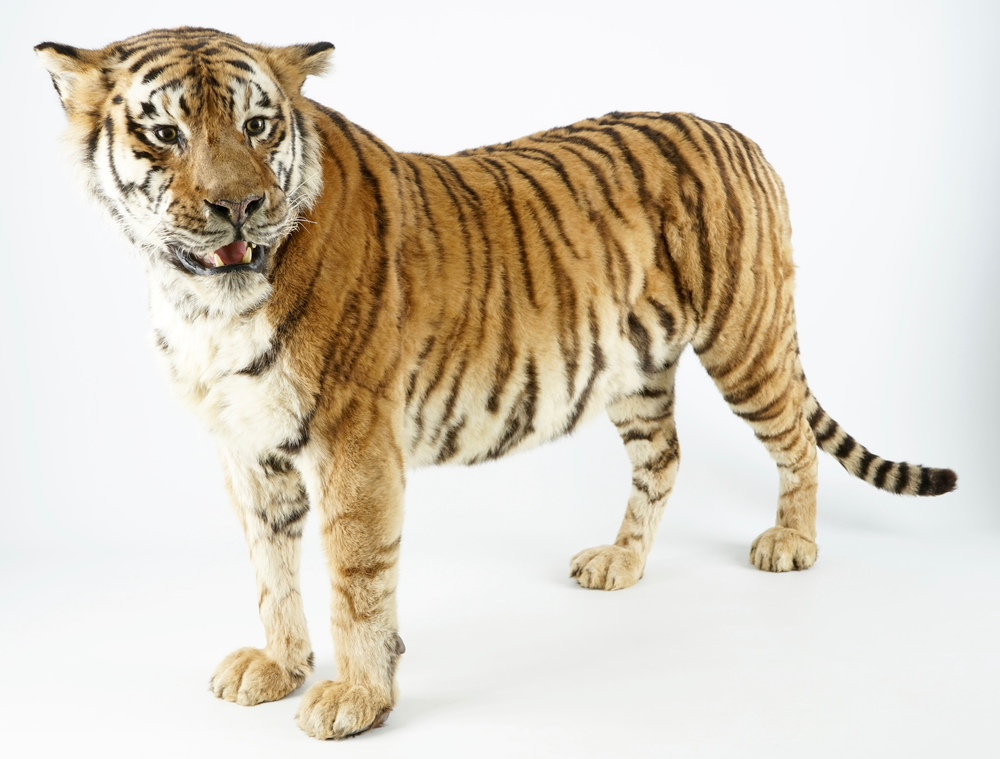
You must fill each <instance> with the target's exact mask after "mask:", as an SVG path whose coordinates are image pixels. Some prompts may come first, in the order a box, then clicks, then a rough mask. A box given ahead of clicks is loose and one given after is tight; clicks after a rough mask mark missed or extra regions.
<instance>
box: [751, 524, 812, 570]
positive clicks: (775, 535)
mask: <svg viewBox="0 0 1000 759" xmlns="http://www.w3.org/2000/svg"><path fill="white" fill-rule="evenodd" d="M815 561H816V544H815V543H814V542H813V541H811V540H810V539H809V538H807V537H806V536H805V535H803V534H802V533H801V532H798V531H797V530H793V529H791V528H790V527H772V528H771V529H770V530H767V531H766V532H764V533H763V534H761V535H758V536H757V539H756V540H755V541H754V542H753V545H752V546H750V562H751V563H752V564H753V565H754V566H755V567H757V569H763V570H764V571H765V572H788V571H789V570H792V569H796V570H798V569H809V567H811V566H812V565H813V564H814V563H815Z"/></svg>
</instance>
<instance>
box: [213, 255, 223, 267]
mask: <svg viewBox="0 0 1000 759" xmlns="http://www.w3.org/2000/svg"><path fill="white" fill-rule="evenodd" d="M212 260H214V261H215V265H216V266H222V265H223V264H222V258H221V257H220V256H219V254H218V253H216V254H214V256H213V259H212Z"/></svg>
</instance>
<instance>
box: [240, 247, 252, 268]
mask: <svg viewBox="0 0 1000 759" xmlns="http://www.w3.org/2000/svg"><path fill="white" fill-rule="evenodd" d="M252 259H253V246H252V245H247V252H246V253H244V254H243V258H242V259H240V263H241V264H248V263H250V261H251V260H252Z"/></svg>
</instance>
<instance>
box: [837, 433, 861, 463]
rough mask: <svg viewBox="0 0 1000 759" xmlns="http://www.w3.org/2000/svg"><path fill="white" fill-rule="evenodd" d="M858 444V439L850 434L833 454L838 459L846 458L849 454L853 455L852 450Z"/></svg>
mask: <svg viewBox="0 0 1000 759" xmlns="http://www.w3.org/2000/svg"><path fill="white" fill-rule="evenodd" d="M856 446H857V441H856V440H855V439H854V438H853V437H851V436H850V435H848V436H847V437H845V438H844V442H842V443H841V444H840V447H839V448H837V450H836V451H834V453H833V455H834V456H835V457H837V458H838V459H846V458H847V457H848V456H850V455H851V451H853V450H854V449H855V447H856Z"/></svg>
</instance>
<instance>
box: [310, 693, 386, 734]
mask: <svg viewBox="0 0 1000 759" xmlns="http://www.w3.org/2000/svg"><path fill="white" fill-rule="evenodd" d="M392 706H393V704H392V702H391V701H390V700H389V699H387V698H385V697H384V696H379V695H376V694H375V693H372V692H371V691H368V690H366V689H364V688H360V687H358V686H352V685H348V684H346V683H341V682H334V681H332V680H321V681H320V682H318V683H316V684H315V685H313V686H312V687H311V688H310V689H309V690H308V691H306V695H305V696H303V697H302V704H301V705H300V706H299V712H298V714H297V715H295V719H296V720H297V721H298V723H299V727H301V728H302V729H303V730H304V731H305V732H306V734H307V735H309V736H310V737H312V738H319V739H320V740H326V739H328V738H333V739H334V740H339V739H341V738H350V737H351V736H354V735H357V734H358V733H363V732H365V731H366V730H371V729H373V728H376V727H381V726H382V723H384V722H385V720H386V718H387V717H388V716H389V712H390V711H392Z"/></svg>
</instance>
